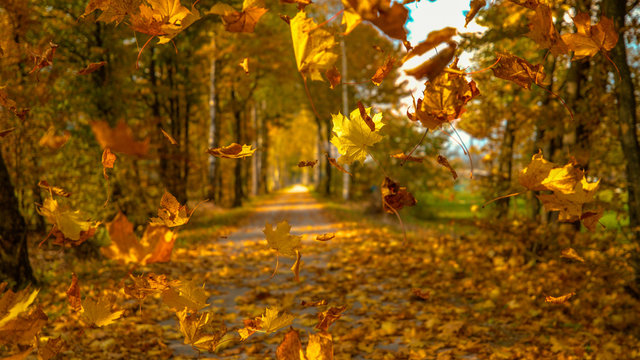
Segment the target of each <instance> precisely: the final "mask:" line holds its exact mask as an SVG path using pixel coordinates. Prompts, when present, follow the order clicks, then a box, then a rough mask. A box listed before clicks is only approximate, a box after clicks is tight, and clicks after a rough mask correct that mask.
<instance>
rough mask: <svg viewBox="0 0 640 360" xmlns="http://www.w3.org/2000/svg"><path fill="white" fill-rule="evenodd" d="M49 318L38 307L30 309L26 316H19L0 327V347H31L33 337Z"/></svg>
mask: <svg viewBox="0 0 640 360" xmlns="http://www.w3.org/2000/svg"><path fill="white" fill-rule="evenodd" d="M47 320H49V318H48V317H47V314H45V313H44V311H42V309H41V308H40V307H37V308H35V309H32V310H31V311H29V313H28V314H26V315H25V314H20V315H19V316H18V317H16V318H14V319H11V320H9V321H8V322H7V323H6V324H4V325H3V326H1V327H0V345H5V344H19V345H31V344H33V340H34V337H35V336H36V335H37V334H38V333H39V332H40V330H41V329H42V327H43V326H44V325H45V324H46V323H47Z"/></svg>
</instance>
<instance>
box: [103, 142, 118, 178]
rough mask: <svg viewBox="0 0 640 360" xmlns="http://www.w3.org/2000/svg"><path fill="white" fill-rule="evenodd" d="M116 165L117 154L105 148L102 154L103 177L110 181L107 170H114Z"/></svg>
mask: <svg viewBox="0 0 640 360" xmlns="http://www.w3.org/2000/svg"><path fill="white" fill-rule="evenodd" d="M115 163H116V154H114V153H112V152H111V150H110V149H109V148H105V149H104V151H103V152H102V175H103V176H104V178H105V179H107V180H109V175H107V169H113V166H114V165H115Z"/></svg>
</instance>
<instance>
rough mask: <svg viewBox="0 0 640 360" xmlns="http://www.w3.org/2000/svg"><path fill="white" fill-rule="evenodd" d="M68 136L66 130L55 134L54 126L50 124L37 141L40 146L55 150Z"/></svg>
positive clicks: (69, 134)
mask: <svg viewBox="0 0 640 360" xmlns="http://www.w3.org/2000/svg"><path fill="white" fill-rule="evenodd" d="M70 137H71V133H70V132H69V131H67V130H65V131H64V132H63V135H56V128H55V127H54V126H53V125H52V126H50V127H49V129H48V130H47V132H46V133H44V135H42V137H41V138H40V141H38V144H39V145H40V146H46V147H48V148H49V149H51V150H53V151H56V150H58V149H60V148H61V147H63V146H64V144H66V143H67V141H68V140H69V138H70Z"/></svg>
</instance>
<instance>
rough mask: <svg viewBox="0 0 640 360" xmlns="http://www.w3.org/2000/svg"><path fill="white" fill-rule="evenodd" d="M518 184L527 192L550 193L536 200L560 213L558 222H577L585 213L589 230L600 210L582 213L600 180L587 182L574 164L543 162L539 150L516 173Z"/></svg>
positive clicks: (539, 196)
mask: <svg viewBox="0 0 640 360" xmlns="http://www.w3.org/2000/svg"><path fill="white" fill-rule="evenodd" d="M518 181H519V182H520V184H521V185H522V186H524V187H526V188H527V189H529V190H534V191H552V192H553V193H552V194H540V195H537V197H538V199H539V200H540V201H541V202H542V204H543V206H544V207H545V209H546V210H547V211H559V212H560V213H559V215H558V220H559V221H564V222H574V221H578V220H581V219H582V218H583V216H585V214H586V216H585V218H586V219H588V223H589V225H590V229H593V228H594V227H595V223H597V221H598V219H599V218H600V216H602V212H600V211H599V212H593V213H591V212H589V213H587V212H585V211H584V210H583V207H584V206H583V205H584V204H586V203H588V202H591V201H592V200H593V197H594V195H595V192H596V190H597V189H598V185H599V184H600V180H598V181H596V182H594V183H589V182H588V181H587V179H586V178H585V175H584V172H583V171H582V170H580V169H578V168H577V167H576V163H575V162H574V161H571V162H569V163H568V164H566V165H564V166H558V165H556V164H554V163H552V162H549V161H547V160H545V159H544V158H543V156H542V152H541V151H540V152H538V153H537V154H535V155H533V157H532V158H531V162H530V163H529V165H528V166H527V167H526V168H524V169H522V171H520V175H519V177H518Z"/></svg>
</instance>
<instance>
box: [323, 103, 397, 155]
mask: <svg viewBox="0 0 640 360" xmlns="http://www.w3.org/2000/svg"><path fill="white" fill-rule="evenodd" d="M365 114H366V115H367V116H370V114H371V108H367V109H365ZM331 121H332V122H333V129H332V133H333V136H332V137H331V143H332V144H333V145H335V146H336V147H337V148H338V152H339V153H340V154H341V155H342V156H340V157H339V158H338V164H340V165H344V164H351V163H352V162H354V161H360V162H364V160H365V159H366V158H367V155H368V154H369V148H370V147H371V146H373V144H375V143H377V142H379V141H380V140H382V135H380V129H382V127H384V125H385V124H384V123H383V122H382V113H377V114H375V115H374V116H373V118H372V119H371V121H372V122H373V129H371V128H370V127H369V125H367V123H366V122H365V120H364V119H363V118H362V116H361V113H360V110H358V109H356V110H353V111H352V112H351V114H349V119H347V118H346V117H345V116H344V115H342V114H341V113H338V114H337V115H331Z"/></svg>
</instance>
